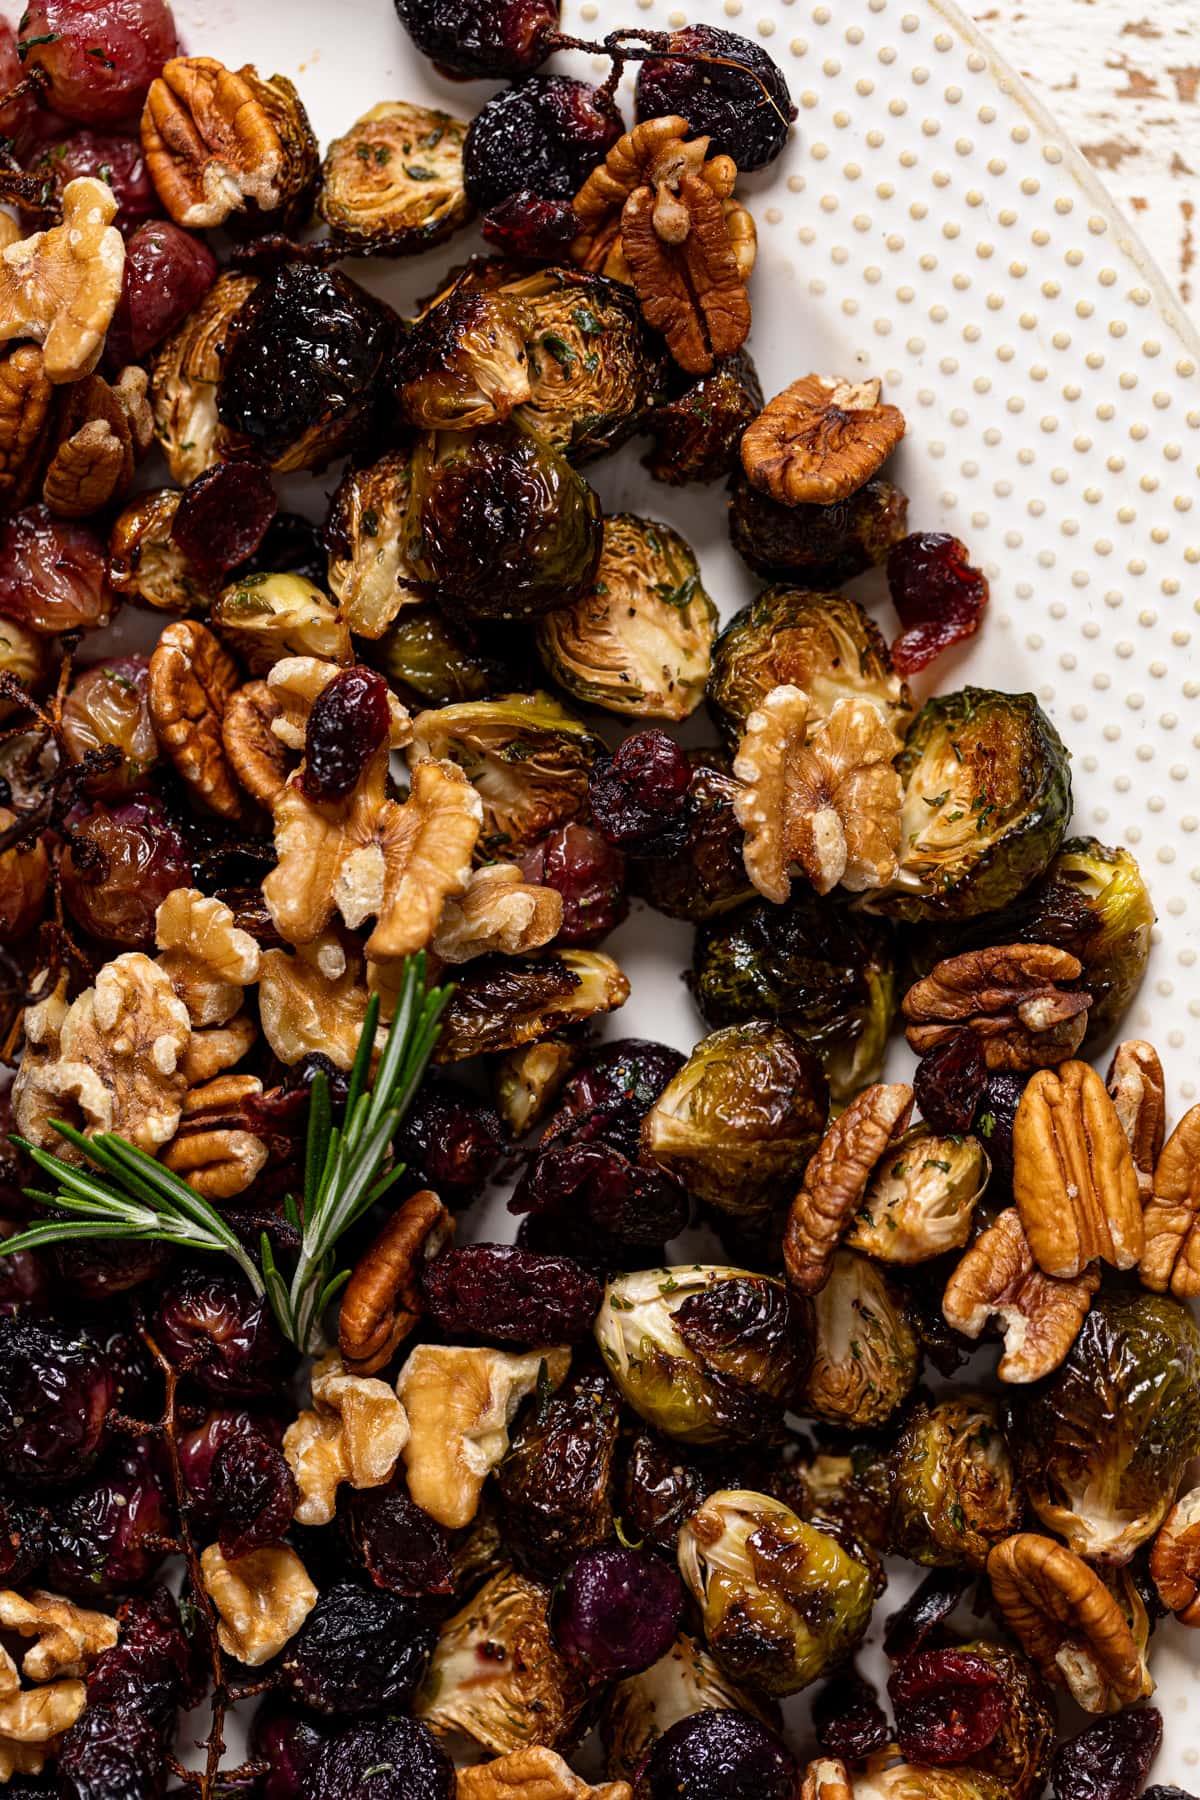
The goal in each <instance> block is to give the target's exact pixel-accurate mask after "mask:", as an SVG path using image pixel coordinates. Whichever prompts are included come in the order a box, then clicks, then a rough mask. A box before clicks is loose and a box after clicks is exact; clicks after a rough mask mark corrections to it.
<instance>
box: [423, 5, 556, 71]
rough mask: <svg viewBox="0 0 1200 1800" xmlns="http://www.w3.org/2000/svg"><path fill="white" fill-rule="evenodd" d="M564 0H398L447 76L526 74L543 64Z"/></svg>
mask: <svg viewBox="0 0 1200 1800" xmlns="http://www.w3.org/2000/svg"><path fill="white" fill-rule="evenodd" d="M559 5H560V0H396V11H397V13H398V14H399V15H400V23H401V24H402V25H403V27H404V29H405V31H407V33H408V35H409V37H411V39H412V41H413V43H414V44H415V45H416V46H417V49H418V50H420V51H421V52H422V53H423V54H424V55H425V56H428V57H430V58H431V60H432V61H433V62H435V63H436V64H437V66H438V68H439V69H440V70H441V71H442V73H443V74H444V75H450V76H472V75H476V76H482V77H484V78H485V79H488V78H491V79H496V78H499V77H501V76H506V75H508V76H511V75H527V74H528V73H529V71H530V70H531V69H536V68H537V66H538V64H539V63H541V62H544V61H545V59H546V56H547V54H548V52H549V49H550V45H549V43H548V41H547V40H548V39H549V36H550V33H551V32H553V31H554V30H555V29H556V27H557V25H558V15H559Z"/></svg>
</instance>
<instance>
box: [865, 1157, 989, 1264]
mask: <svg viewBox="0 0 1200 1800" xmlns="http://www.w3.org/2000/svg"><path fill="white" fill-rule="evenodd" d="M990 1173H991V1162H990V1160H989V1158H988V1155H987V1152H986V1151H985V1150H984V1148H983V1145H982V1144H981V1143H980V1142H979V1139H978V1138H974V1137H957V1136H955V1137H939V1136H938V1135H937V1134H936V1133H935V1132H932V1131H931V1130H930V1129H929V1127H928V1125H916V1126H914V1127H913V1129H912V1130H911V1131H906V1132H905V1134H904V1136H903V1137H902V1138H900V1139H899V1141H898V1142H897V1143H896V1144H895V1145H894V1146H893V1148H892V1149H891V1150H890V1151H889V1152H888V1155H887V1156H886V1157H885V1158H884V1160H883V1162H882V1163H881V1164H880V1165H879V1167H878V1168H877V1169H876V1171H875V1174H874V1176H873V1177H872V1179H871V1184H870V1186H869V1187H868V1189H867V1191H866V1194H865V1195H864V1196H863V1201H862V1205H861V1206H860V1207H859V1209H858V1211H857V1212H856V1213H855V1215H854V1219H853V1221H852V1223H851V1226H850V1230H849V1231H848V1232H847V1233H846V1237H845V1240H844V1241H845V1242H846V1243H847V1244H848V1245H849V1246H850V1248H851V1249H852V1250H862V1251H864V1252H865V1253H866V1255H868V1256H873V1257H875V1258H876V1260H877V1261H879V1262H883V1263H922V1262H928V1261H929V1260H930V1259H931V1258H932V1257H935V1256H941V1255H942V1253H943V1252H944V1251H946V1250H960V1249H961V1248H962V1246H963V1245H964V1244H965V1243H966V1242H967V1240H968V1238H969V1237H970V1235H971V1220H972V1217H973V1216H974V1212H975V1202H976V1201H977V1200H978V1199H979V1197H980V1195H981V1194H982V1193H983V1190H984V1188H985V1187H986V1186H987V1182H988V1176H989V1174H990Z"/></svg>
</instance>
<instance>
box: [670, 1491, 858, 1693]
mask: <svg viewBox="0 0 1200 1800" xmlns="http://www.w3.org/2000/svg"><path fill="white" fill-rule="evenodd" d="M679 1571H680V1574H681V1575H682V1576H683V1579H684V1580H685V1581H686V1583H687V1585H688V1587H689V1588H690V1589H691V1592H692V1594H693V1595H694V1596H695V1599H696V1602H697V1604H698V1605H699V1607H700V1610H701V1613H702V1616H703V1620H704V1635H705V1638H706V1639H707V1640H708V1647H709V1649H710V1650H711V1651H712V1653H713V1655H714V1656H715V1657H716V1659H717V1662H718V1663H719V1664H720V1665H721V1667H722V1668H723V1669H724V1670H725V1672H726V1673H727V1674H728V1675H730V1676H731V1677H732V1678H733V1680H735V1681H747V1682H750V1683H751V1684H752V1685H753V1686H754V1687H757V1688H761V1689H763V1690H764V1692H766V1693H768V1694H772V1695H776V1696H782V1695H784V1694H795V1693H798V1692H799V1690H800V1689H801V1688H804V1687H808V1685H809V1684H810V1682H813V1681H816V1680H817V1679H818V1678H819V1677H820V1676H821V1675H823V1674H824V1673H825V1671H826V1670H827V1669H830V1668H833V1667H834V1666H835V1665H836V1664H838V1663H840V1662H842V1661H843V1660H844V1659H845V1658H846V1657H847V1656H848V1655H849V1654H850V1652H851V1651H852V1650H853V1649H854V1647H855V1645H856V1644H857V1643H858V1642H859V1640H860V1639H861V1637H862V1635H863V1633H864V1632H865V1631H866V1628H867V1624H868V1622H869V1620H870V1617H871V1609H872V1606H873V1604H874V1600H875V1585H874V1582H873V1580H872V1577H871V1572H870V1570H869V1569H868V1568H867V1567H866V1565H865V1564H864V1563H861V1562H859V1561H858V1560H857V1558H855V1557H852V1556H850V1555H848V1554H847V1552H846V1551H845V1550H843V1549H842V1546H841V1545H840V1544H839V1543H838V1542H837V1540H836V1538H832V1537H830V1536H829V1535H828V1533H827V1532H824V1531H818V1530H817V1528H816V1526H815V1525H809V1524H806V1523H805V1521H804V1520H803V1519H799V1518H797V1517H796V1514H795V1513H794V1512H793V1511H792V1510H791V1508H790V1507H788V1506H785V1505H784V1504H783V1502H782V1501H781V1500H774V1499H772V1498H771V1497H770V1496H769V1495H767V1494H756V1493H751V1492H749V1491H748V1490H746V1489H742V1488H722V1489H720V1490H719V1491H718V1492H717V1493H715V1494H710V1495H709V1497H708V1499H707V1500H705V1502H704V1504H703V1505H702V1506H701V1507H700V1508H699V1510H698V1511H697V1512H695V1513H693V1514H692V1517H691V1518H690V1519H689V1520H688V1521H687V1523H686V1524H685V1525H684V1527H683V1530H682V1531H681V1532H680V1534H679Z"/></svg>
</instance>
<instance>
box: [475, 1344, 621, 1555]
mask: <svg viewBox="0 0 1200 1800" xmlns="http://www.w3.org/2000/svg"><path fill="white" fill-rule="evenodd" d="M619 1430H620V1405H619V1399H618V1396H617V1393H616V1390H615V1388H614V1387H613V1385H612V1383H611V1382H610V1381H609V1379H608V1377H607V1376H606V1375H605V1374H604V1373H603V1372H602V1371H601V1370H599V1369H589V1368H586V1367H585V1368H583V1369H581V1370H580V1371H579V1372H578V1373H577V1374H575V1375H574V1376H572V1378H571V1380H570V1381H569V1382H568V1383H567V1384H566V1386H564V1387H562V1388H560V1389H559V1390H558V1392H557V1393H556V1394H554V1395H553V1396H551V1398H550V1399H548V1400H546V1401H544V1403H543V1404H542V1405H540V1406H537V1407H534V1408H531V1409H530V1410H529V1411H527V1412H526V1413H525V1415H524V1417H523V1418H522V1419H521V1421H520V1423H519V1424H518V1425H517V1427H516V1429H515V1431H514V1433H513V1439H512V1448H511V1449H510V1451H509V1453H508V1455H507V1456H506V1457H505V1459H504V1461H503V1462H502V1463H501V1465H500V1469H499V1472H498V1475H497V1487H498V1490H499V1495H500V1513H501V1525H502V1529H503V1538H504V1543H505V1545H506V1546H508V1547H509V1548H510V1549H511V1551H512V1553H513V1554H514V1555H515V1556H516V1558H517V1560H518V1561H519V1562H520V1563H521V1564H522V1565H523V1566H524V1567H526V1568H529V1569H531V1570H532V1571H533V1572H534V1573H535V1574H536V1575H539V1576H553V1575H557V1574H558V1573H559V1571H560V1570H561V1569H563V1568H564V1567H565V1566H566V1564H567V1563H569V1562H570V1561H571V1560H572V1559H573V1558H574V1557H576V1556H578V1555H579V1553H580V1551H581V1550H584V1549H587V1548H589V1547H590V1546H591V1545H593V1544H601V1543H604V1542H605V1541H606V1540H607V1539H609V1538H611V1536H612V1529H613V1512H612V1505H611V1501H610V1496H609V1488H610V1485H611V1475H612V1465H613V1457H614V1455H615V1453H616V1447H617V1433H618V1431H619Z"/></svg>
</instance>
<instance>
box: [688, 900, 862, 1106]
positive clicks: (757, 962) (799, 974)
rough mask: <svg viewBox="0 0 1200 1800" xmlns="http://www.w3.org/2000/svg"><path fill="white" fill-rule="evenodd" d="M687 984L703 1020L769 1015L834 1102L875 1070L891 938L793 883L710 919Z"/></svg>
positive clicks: (726, 1020)
mask: <svg viewBox="0 0 1200 1800" xmlns="http://www.w3.org/2000/svg"><path fill="white" fill-rule="evenodd" d="M688 985H689V986H690V988H691V990H692V993H693V994H694V995H695V998H696V1004H697V1006H698V1007H699V1008H700V1011H701V1013H702V1014H703V1015H704V1018H705V1020H706V1022H707V1023H708V1024H709V1025H734V1024H740V1023H742V1022H743V1021H747V1020H750V1019H772V1020H774V1021H776V1022H777V1023H778V1024H780V1025H784V1026H786V1027H787V1028H788V1029H789V1030H791V1031H794V1032H795V1034H796V1035H797V1037H799V1038H800V1040H801V1042H802V1043H804V1044H805V1045H806V1046H807V1047H808V1048H809V1049H810V1050H814V1051H815V1052H816V1054H817V1055H818V1056H819V1057H820V1059H821V1061H822V1062H823V1063H824V1065H825V1072H826V1074H827V1075H828V1077H829V1085H830V1088H831V1089H832V1092H833V1096H834V1098H835V1099H837V1100H844V1099H847V1098H848V1097H849V1096H850V1095H851V1094H853V1093H855V1092H857V1090H858V1089H859V1088H860V1087H862V1086H863V1085H864V1083H866V1082H869V1081H873V1080H874V1079H875V1077H876V1075H877V1074H878V1072H879V1068H880V1065H881V1063H882V1060H883V1052H884V1048H885V1046H886V1044H887V1036H888V1030H889V1027H890V1025H891V1021H892V1014H893V1012H894V1011H895V1005H896V981H895V970H894V967H893V961H892V944H891V938H890V935H889V934H888V933H887V932H886V931H879V930H878V929H877V928H875V927H874V926H873V924H872V922H871V921H870V920H868V919H867V918H865V917H864V916H863V915H862V914H861V913H855V912H848V911H847V910H845V908H842V907H835V906H831V905H829V904H828V902H824V901H821V900H819V899H818V898H817V896H816V895H815V894H811V893H808V892H806V891H804V890H800V889H798V890H797V891H796V892H795V893H794V894H793V896H792V898H791V900H789V901H788V903H787V905H786V906H772V905H771V904H770V903H769V902H767V901H765V900H759V901H755V902H754V903H753V904H751V905H750V906H743V907H739V909H738V910H737V911H736V912H733V913H729V914H728V915H726V916H723V917H721V918H717V919H713V920H710V921H709V922H708V923H707V924H704V925H701V927H700V929H699V930H698V931H697V933H696V948H695V952H694V956H693V961H692V970H691V974H690V975H689V977H688Z"/></svg>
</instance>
